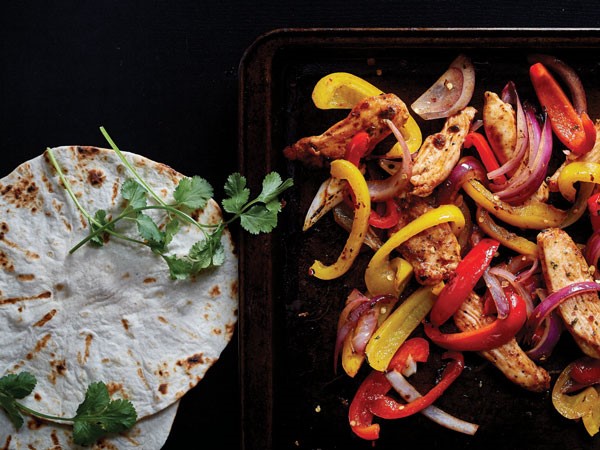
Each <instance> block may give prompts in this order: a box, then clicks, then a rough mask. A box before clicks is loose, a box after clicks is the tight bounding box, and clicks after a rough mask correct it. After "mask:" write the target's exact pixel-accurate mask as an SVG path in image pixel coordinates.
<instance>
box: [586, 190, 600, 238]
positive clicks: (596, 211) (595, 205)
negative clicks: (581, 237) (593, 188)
mask: <svg viewBox="0 0 600 450" xmlns="http://www.w3.org/2000/svg"><path fill="white" fill-rule="evenodd" d="M587 207H588V213H589V214H590V222H591V223H592V229H593V230H594V231H597V230H598V229H600V192H597V193H595V194H594V195H592V196H591V197H590V198H588V200H587Z"/></svg>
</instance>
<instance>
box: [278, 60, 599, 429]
mask: <svg viewBox="0 0 600 450" xmlns="http://www.w3.org/2000/svg"><path fill="white" fill-rule="evenodd" d="M526 64H528V65H526ZM527 68H528V72H529V82H530V83H531V85H530V86H528V88H529V87H532V88H533V89H527V90H525V91H526V92H532V93H533V94H532V95H531V96H530V98H522V97H521V96H520V95H519V91H520V89H519V86H517V85H515V83H514V82H513V81H512V80H506V84H505V87H504V89H503V90H502V91H501V92H491V91H487V92H485V94H484V98H483V108H482V110H480V111H478V110H476V109H475V108H474V107H473V106H471V102H472V100H473V95H474V91H475V89H474V88H475V83H476V78H477V77H476V75H477V74H476V70H475V67H474V65H473V64H472V61H471V60H470V58H469V57H468V56H467V55H459V56H458V57H457V58H456V59H455V60H454V61H452V62H451V64H450V65H449V67H448V69H447V71H446V72H445V73H443V74H442V75H441V76H440V77H439V79H438V80H437V81H436V82H435V83H433V84H432V85H431V87H430V88H429V89H427V90H426V91H425V92H423V93H422V95H421V96H420V97H419V98H418V99H416V100H415V101H414V102H412V103H411V104H410V108H409V107H407V105H406V104H405V103H404V101H403V100H401V99H400V98H399V97H398V96H396V95H395V94H393V93H383V92H382V91H380V90H379V89H378V88H377V87H375V86H373V85H371V84H370V83H368V82H366V81H365V80H363V79H361V78H358V77H356V76H354V75H352V74H350V73H345V72H336V73H331V74H329V75H327V76H325V77H323V78H322V79H321V80H320V81H319V82H318V83H317V85H316V86H315V88H314V90H313V96H312V99H313V102H314V104H315V106H317V107H318V108H321V109H333V108H347V109H351V111H350V113H349V114H348V116H347V117H346V118H344V119H343V120H341V121H339V122H337V123H334V124H332V125H331V127H330V128H328V129H327V130H325V131H324V132H323V133H322V134H321V135H315V136H307V137H304V138H302V139H300V140H298V141H297V142H295V143H293V144H291V145H289V146H288V147H286V148H285V149H284V151H283V152H284V155H285V157H286V158H288V159H289V160H292V161H298V162H300V163H302V164H304V165H306V166H307V167H315V168H323V167H326V168H329V169H330V178H328V179H327V180H325V181H324V182H323V183H322V185H321V187H320V189H319V190H318V192H317V193H316V196H315V198H314V200H313V202H312V204H311V206H310V208H309V211H308V213H307V215H306V219H305V223H304V230H308V229H309V228H310V227H311V226H313V225H314V224H315V223H316V222H317V221H318V220H319V219H320V218H322V217H323V216H324V215H325V214H332V215H333V217H334V219H335V222H336V223H337V224H338V225H339V226H340V228H341V229H343V230H344V232H345V233H346V234H347V240H346V244H345V246H344V248H343V250H342V251H341V253H340V254H339V256H338V258H337V260H336V261H326V262H323V261H319V260H316V261H315V262H314V264H313V265H312V266H311V267H310V269H309V276H312V277H315V278H317V279H319V280H325V281H326V280H334V279H337V278H340V277H344V275H346V274H347V273H348V271H349V270H350V269H351V268H352V267H353V264H354V263H355V260H356V258H357V256H358V254H359V253H360V252H365V251H366V252H370V253H371V255H370V261H369V263H368V265H367V266H366V270H365V272H364V283H361V284H360V285H357V286H354V287H353V288H352V289H351V290H350V292H348V295H347V298H345V299H340V301H345V303H344V304H343V306H342V307H341V308H340V310H339V320H338V328H337V339H336V343H335V349H334V352H333V353H334V354H333V358H334V370H335V371H339V368H338V364H339V362H340V360H341V366H342V368H343V371H344V372H345V373H346V374H347V375H348V376H350V377H355V376H357V375H358V374H361V375H362V374H363V373H365V372H366V373H367V374H366V376H365V377H364V379H363V380H362V382H361V384H360V386H359V388H358V390H357V392H356V394H355V396H354V398H353V399H352V401H351V402H350V405H349V410H348V419H349V424H350V427H351V429H352V431H353V432H354V433H355V434H356V435H357V436H359V437H361V438H363V439H366V440H376V439H378V438H379V433H380V425H379V422H380V421H381V419H399V418H403V417H407V416H409V415H412V414H416V413H421V414H423V415H425V416H426V417H428V418H429V419H431V420H433V421H435V422H437V423H439V424H441V425H442V426H444V427H447V428H449V429H453V430H456V431H458V432H461V433H466V434H475V433H476V431H477V429H478V426H479V425H480V424H476V423H471V422H467V421H464V420H461V418H459V417H457V416H455V415H454V414H455V413H456V412H453V411H443V410H441V409H439V408H437V407H436V406H434V403H435V402H436V400H437V399H438V398H440V396H442V395H443V394H444V391H445V390H446V389H447V388H448V387H449V386H450V385H451V384H452V383H455V382H457V380H459V379H460V375H461V372H462V371H463V369H464V354H465V352H475V353H477V354H478V355H480V356H481V357H482V358H485V359H486V360H488V361H489V362H491V364H493V365H494V366H495V367H496V368H497V369H498V370H499V371H500V372H502V373H503V374H504V375H505V376H506V378H507V379H508V380H510V381H511V382H513V383H515V384H517V385H519V386H521V387H522V388H524V389H526V390H529V391H532V392H539V393H541V392H546V391H551V393H552V396H551V397H552V402H553V405H554V407H555V409H556V411H557V412H558V413H560V414H561V415H562V416H564V417H566V418H567V419H573V420H580V419H581V421H582V422H583V425H584V426H585V429H586V430H587V432H588V433H589V434H590V435H591V436H594V435H595V434H597V433H598V430H599V428H600V300H599V298H598V294H597V291H598V290H600V283H598V282H597V281H596V279H597V278H598V272H597V269H596V267H597V265H598V258H599V257H600V188H598V187H597V184H598V183H600V120H596V122H594V121H593V120H592V119H591V118H590V116H594V114H595V115H596V116H598V115H599V114H600V111H588V108H587V101H586V92H585V89H584V86H583V85H582V82H581V80H580V78H579V76H578V74H577V73H576V71H575V70H573V68H572V67H570V66H569V65H568V64H567V63H566V62H564V61H561V60H559V59H557V58H555V57H553V56H550V55H542V54H531V55H530V56H529V61H528V62H524V69H525V70H527ZM413 115H414V116H418V118H419V120H421V121H423V122H422V123H424V122H425V121H429V122H430V123H433V124H438V123H439V128H438V129H439V130H440V131H439V132H436V133H434V134H432V135H429V136H426V137H425V138H424V139H423V138H422V134H421V130H420V127H419V124H418V122H417V121H416V120H415V119H414V118H413ZM596 118H597V117H596ZM597 119H598V118H597ZM392 137H393V142H390V138H392ZM573 229H577V230H578V232H579V233H580V234H581V233H584V235H583V237H582V236H581V235H580V234H578V236H577V237H575V236H573V235H571V234H572V233H570V232H568V231H569V230H573ZM319 282H320V281H319ZM561 338H563V339H572V340H573V341H574V342H575V344H576V346H577V347H578V353H574V354H573V355H572V362H571V363H570V364H568V365H567V366H566V367H564V369H563V370H562V373H561V374H560V376H558V377H557V378H556V377H555V379H553V377H552V376H551V374H550V373H549V372H548V371H547V370H546V369H545V367H544V366H545V363H546V362H547V361H549V360H550V359H551V358H552V352H553V350H554V348H555V346H556V344H557V342H558V341H559V339H561ZM432 346H435V347H436V348H441V349H443V350H444V351H445V353H444V354H443V358H444V359H446V360H447V361H448V362H447V364H446V366H445V368H444V371H443V373H442V375H441V376H440V377H439V379H438V380H437V382H436V384H435V386H434V387H433V388H432V389H431V390H429V391H428V392H418V391H417V389H415V387H414V386H413V384H414V383H411V382H410V377H412V376H415V373H417V372H418V370H419V367H420V366H422V365H425V364H428V360H429V353H430V349H431V348H432ZM365 368H367V369H366V370H365Z"/></svg>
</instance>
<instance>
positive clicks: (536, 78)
mask: <svg viewBox="0 0 600 450" xmlns="http://www.w3.org/2000/svg"><path fill="white" fill-rule="evenodd" d="M529 76H530V78H531V82H532V84H533V88H534V89H535V92H536V94H537V97H538V100H539V102H540V104H541V106H542V108H544V109H545V110H546V112H547V113H548V118H549V119H550V123H551V124H552V130H553V131H554V134H556V136H557V137H558V139H559V140H560V141H561V142H562V143H563V144H564V145H565V146H566V147H567V148H568V149H569V150H571V151H572V152H573V153H575V154H577V155H583V154H585V153H587V152H589V151H590V150H591V149H592V147H593V146H594V142H595V141H596V128H595V127H594V122H593V121H592V119H590V117H589V116H588V115H587V113H586V112H585V111H584V112H582V113H581V115H579V114H578V113H577V111H576V110H575V108H574V107H573V105H572V104H571V101H570V100H569V98H568V97H567V95H566V94H565V92H564V91H563V90H562V88H561V87H560V85H559V84H558V82H557V81H556V80H555V79H554V77H553V76H552V74H551V73H550V72H549V71H548V69H546V67H545V66H544V65H543V64H542V63H536V64H534V65H532V66H531V67H530V68H529Z"/></svg>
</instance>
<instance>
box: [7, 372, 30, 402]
mask: <svg viewBox="0 0 600 450" xmlns="http://www.w3.org/2000/svg"><path fill="white" fill-rule="evenodd" d="M36 384H37V380H36V379H35V377H34V376H33V375H31V374H30V373H29V372H20V373H18V374H8V375H4V376H3V377H2V378H0V392H1V393H4V394H6V395H9V396H11V397H14V398H25V397H27V396H28V395H29V394H31V393H32V392H33V390H34V389H35V385H36Z"/></svg>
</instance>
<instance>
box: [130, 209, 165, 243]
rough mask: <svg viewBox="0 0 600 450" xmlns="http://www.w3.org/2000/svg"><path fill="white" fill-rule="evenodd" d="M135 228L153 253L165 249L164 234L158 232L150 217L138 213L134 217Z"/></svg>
mask: <svg viewBox="0 0 600 450" xmlns="http://www.w3.org/2000/svg"><path fill="white" fill-rule="evenodd" d="M136 222H137V228H138V232H139V233H140V236H142V238H143V239H145V240H146V241H147V242H148V245H149V246H150V248H151V249H152V250H153V251H158V252H162V251H164V249H165V233H164V232H162V231H160V229H159V228H158V225H157V224H156V222H154V220H153V219H152V217H150V216H149V215H147V214H143V213H138V215H137V217H136Z"/></svg>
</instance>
